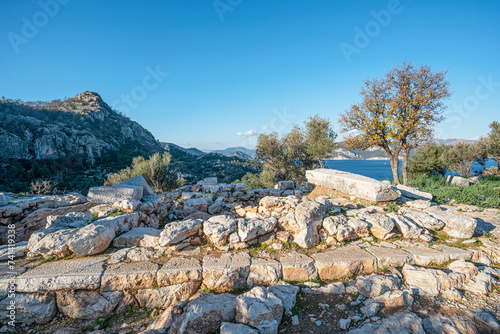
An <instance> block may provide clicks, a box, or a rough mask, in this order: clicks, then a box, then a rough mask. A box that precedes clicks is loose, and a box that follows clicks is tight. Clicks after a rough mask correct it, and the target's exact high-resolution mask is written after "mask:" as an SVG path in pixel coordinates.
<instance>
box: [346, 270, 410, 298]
mask: <svg viewBox="0 0 500 334" xmlns="http://www.w3.org/2000/svg"><path fill="white" fill-rule="evenodd" d="M401 283H402V282H401V279H400V278H399V277H398V276H396V275H395V274H385V275H379V274H372V275H369V276H359V277H358V278H357V279H356V283H355V285H356V287H357V288H358V291H359V293H361V294H363V295H365V296H367V297H371V298H373V297H377V296H380V295H382V294H384V293H385V292H387V291H391V290H395V289H399V287H400V286H401ZM377 303H379V302H378V301H377Z"/></svg>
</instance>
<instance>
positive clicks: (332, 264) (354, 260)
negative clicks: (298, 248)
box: [311, 247, 377, 280]
mask: <svg viewBox="0 0 500 334" xmlns="http://www.w3.org/2000/svg"><path fill="white" fill-rule="evenodd" d="M311 256H312V257H313V258H314V260H315V261H316V268H317V269H318V274H319V278H320V279H326V280H334V279H339V278H342V277H346V276H353V275H357V274H371V273H373V272H375V271H376V270H377V259H376V258H375V257H374V256H373V255H371V254H370V253H368V252H367V251H365V250H363V249H361V248H359V247H341V248H337V249H334V250H332V251H327V252H323V253H316V254H313V255H311Z"/></svg>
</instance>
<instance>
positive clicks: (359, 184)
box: [306, 168, 401, 202]
mask: <svg viewBox="0 0 500 334" xmlns="http://www.w3.org/2000/svg"><path fill="white" fill-rule="evenodd" d="M306 178H307V181H309V182H311V183H312V184H315V185H318V186H323V187H326V188H330V189H334V190H338V191H341V192H343V193H346V194H349V195H354V196H357V197H360V198H364V199H367V200H370V201H375V202H387V201H393V200H395V199H397V198H399V197H400V196H401V193H400V192H399V191H398V190H397V188H396V187H394V186H391V185H390V184H388V183H384V182H380V181H377V180H375V179H372V178H369V177H366V176H362V175H358V174H353V173H348V172H342V171H338V170H334V169H324V168H320V169H315V170H308V171H306Z"/></svg>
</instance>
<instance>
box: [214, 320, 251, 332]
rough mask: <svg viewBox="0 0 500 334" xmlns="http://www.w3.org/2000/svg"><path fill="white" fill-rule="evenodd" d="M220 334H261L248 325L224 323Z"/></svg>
mask: <svg viewBox="0 0 500 334" xmlns="http://www.w3.org/2000/svg"><path fill="white" fill-rule="evenodd" d="M220 334H259V331H258V330H256V329H253V328H252V327H248V326H247V325H243V324H233V323H231V322H223V323H222V325H221V326H220Z"/></svg>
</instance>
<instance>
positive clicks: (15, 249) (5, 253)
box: [0, 241, 28, 261]
mask: <svg viewBox="0 0 500 334" xmlns="http://www.w3.org/2000/svg"><path fill="white" fill-rule="evenodd" d="M27 251H28V241H21V242H16V243H15V244H14V245H10V247H9V244H7V245H5V246H1V247H0V261H1V260H7V259H12V256H13V257H14V258H18V257H22V256H24V254H25V253H26V252H27Z"/></svg>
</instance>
